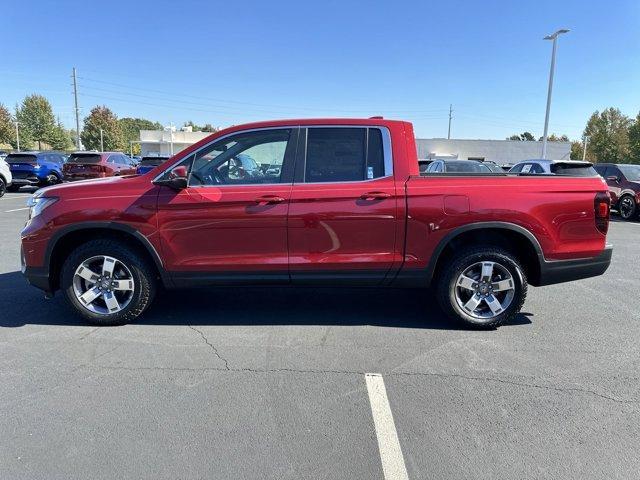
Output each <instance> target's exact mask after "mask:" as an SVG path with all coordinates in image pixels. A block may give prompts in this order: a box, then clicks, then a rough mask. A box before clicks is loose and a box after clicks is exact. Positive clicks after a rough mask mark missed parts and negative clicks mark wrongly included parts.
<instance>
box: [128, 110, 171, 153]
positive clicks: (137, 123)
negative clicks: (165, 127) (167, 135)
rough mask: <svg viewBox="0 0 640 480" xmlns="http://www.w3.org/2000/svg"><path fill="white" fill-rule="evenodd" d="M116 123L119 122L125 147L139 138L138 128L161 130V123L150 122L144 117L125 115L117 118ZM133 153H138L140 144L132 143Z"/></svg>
mask: <svg viewBox="0 0 640 480" xmlns="http://www.w3.org/2000/svg"><path fill="white" fill-rule="evenodd" d="M118 123H120V128H121V129H122V134H123V138H124V143H125V146H126V147H127V148H129V146H130V145H131V142H135V141H138V140H140V130H162V125H161V124H160V123H158V122H152V121H151V120H146V119H144V118H129V117H125V118H121V119H120V120H118ZM133 153H134V155H138V154H139V153H140V144H138V143H134V144H133Z"/></svg>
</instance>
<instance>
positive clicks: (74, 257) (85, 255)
mask: <svg viewBox="0 0 640 480" xmlns="http://www.w3.org/2000/svg"><path fill="white" fill-rule="evenodd" d="M96 256H109V257H113V258H116V259H117V260H118V261H119V262H121V263H122V264H124V265H125V266H126V267H127V268H128V269H129V271H130V272H131V276H132V278H133V281H134V285H135V286H134V288H133V294H132V296H131V299H130V301H129V303H128V304H127V305H126V306H125V307H124V308H122V310H120V311H118V312H117V313H109V314H100V313H94V312H92V311H90V310H89V309H88V308H87V307H85V306H84V305H83V304H82V303H81V302H80V301H79V300H78V298H77V297H76V293H75V290H74V285H73V279H74V275H75V272H76V270H77V269H78V267H79V266H80V265H81V264H82V263H83V262H84V261H86V260H87V259H89V258H92V257H96ZM60 286H61V290H62V291H63V293H64V297H65V299H66V300H67V302H68V303H69V305H70V306H71V307H73V308H74V310H75V311H76V312H77V313H79V314H80V315H81V316H82V317H84V318H85V319H86V320H88V321H89V322H90V323H92V324H94V325H100V326H114V325H124V324H126V323H129V322H131V321H133V320H135V319H136V318H137V317H139V316H140V315H141V314H142V313H143V312H144V311H145V309H146V308H147V307H148V306H149V305H150V304H151V302H152V301H153V298H154V297H155V294H156V290H157V275H156V272H155V269H154V268H153V267H152V266H151V265H150V264H149V262H147V261H146V259H145V257H144V256H143V255H142V254H141V253H140V252H138V251H137V250H135V249H131V248H130V247H128V246H126V245H125V244H123V243H122V242H119V241H117V240H110V239H105V240H91V241H88V242H87V243H85V244H83V245H80V246H79V247H78V248H76V249H75V250H74V251H73V252H71V254H70V255H69V256H68V257H67V259H66V260H65V262H64V264H63V266H62V271H61V274H60Z"/></svg>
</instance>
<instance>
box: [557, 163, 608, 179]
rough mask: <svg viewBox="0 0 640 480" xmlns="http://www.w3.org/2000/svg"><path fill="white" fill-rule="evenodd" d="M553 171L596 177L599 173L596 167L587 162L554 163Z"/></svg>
mask: <svg viewBox="0 0 640 480" xmlns="http://www.w3.org/2000/svg"><path fill="white" fill-rule="evenodd" d="M551 173H554V174H556V175H567V176H571V177H595V176H597V175H598V172H596V170H595V168H593V167H592V166H591V165H590V164H586V163H578V164H573V163H552V164H551Z"/></svg>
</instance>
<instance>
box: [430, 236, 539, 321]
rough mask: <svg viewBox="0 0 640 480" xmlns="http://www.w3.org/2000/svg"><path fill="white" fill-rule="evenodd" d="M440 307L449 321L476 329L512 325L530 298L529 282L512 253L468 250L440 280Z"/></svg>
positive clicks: (452, 262) (498, 249) (438, 290)
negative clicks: (527, 298)
mask: <svg viewBox="0 0 640 480" xmlns="http://www.w3.org/2000/svg"><path fill="white" fill-rule="evenodd" d="M437 292H438V293H437V296H438V302H439V303H440V307H441V308H442V310H443V311H444V313H446V314H447V315H448V316H449V317H451V318H452V319H454V320H458V321H461V322H462V323H464V324H465V325H467V326H471V327H476V328H495V327H498V326H500V325H502V324H504V323H508V322H509V321H511V320H512V319H513V318H514V317H515V316H516V315H518V313H520V309H521V308H522V305H523V304H524V301H525V298H526V296H527V278H526V276H525V274H524V271H523V270H522V267H521V266H520V264H519V263H518V260H517V258H516V257H515V256H514V255H513V254H511V253H510V252H508V251H506V250H503V249H501V248H497V247H491V246H487V247H476V248H471V249H466V250H463V251H461V252H460V253H458V254H457V255H455V256H454V258H453V259H452V260H451V261H450V263H449V264H448V265H447V266H445V268H444V270H443V271H442V274H441V275H440V277H439V279H438V289H437Z"/></svg>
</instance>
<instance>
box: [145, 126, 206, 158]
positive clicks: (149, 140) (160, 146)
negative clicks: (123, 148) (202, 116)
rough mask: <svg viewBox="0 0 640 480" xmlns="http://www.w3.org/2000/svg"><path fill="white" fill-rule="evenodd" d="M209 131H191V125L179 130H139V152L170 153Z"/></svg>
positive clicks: (196, 140)
mask: <svg viewBox="0 0 640 480" xmlns="http://www.w3.org/2000/svg"><path fill="white" fill-rule="evenodd" d="M209 135H211V132H193V131H191V127H184V128H183V129H181V130H177V131H176V130H175V128H174V129H165V130H140V153H141V154H142V155H143V156H144V155H172V154H175V153H178V152H179V151H181V150H184V149H185V148H187V147H188V146H189V145H193V144H194V143H196V142H199V141H200V140H202V139H203V138H205V137H208V136H209Z"/></svg>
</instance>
